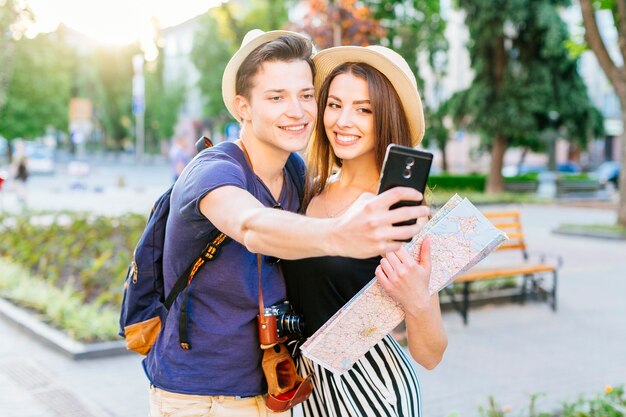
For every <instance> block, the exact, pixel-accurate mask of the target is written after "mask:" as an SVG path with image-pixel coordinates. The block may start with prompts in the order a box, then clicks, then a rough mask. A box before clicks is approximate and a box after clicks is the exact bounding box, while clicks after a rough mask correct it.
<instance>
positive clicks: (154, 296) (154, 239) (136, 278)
mask: <svg viewBox="0 0 626 417" xmlns="http://www.w3.org/2000/svg"><path fill="white" fill-rule="evenodd" d="M211 146H212V143H211V141H210V139H208V138H206V137H202V138H200V140H199V141H198V142H197V143H196V147H197V148H198V150H199V151H200V150H202V149H204V148H208V147H211ZM286 167H287V171H288V172H289V175H290V176H291V177H292V178H293V179H294V182H295V184H296V188H297V191H298V196H299V198H300V201H302V195H303V181H302V177H303V172H299V171H300V170H299V167H298V159H297V157H296V156H295V155H290V156H289V159H288V160H287V164H286ZM173 188H174V186H172V187H170V188H169V189H168V190H167V191H166V192H165V193H164V194H163V195H161V196H160V197H159V198H158V199H157V201H156V203H155V204H154V207H153V208H152V211H151V212H150V216H149V218H148V222H147V224H146V227H145V229H144V231H143V233H142V234H141V237H140V238H139V241H138V242H137V246H136V247H135V251H134V253H133V259H132V261H131V263H130V265H129V267H128V272H127V273H126V278H125V281H124V297H123V299H122V307H121V311H120V330H119V335H120V336H122V337H124V338H125V339H126V348H127V349H128V350H132V351H135V352H137V353H140V354H142V355H147V354H148V352H149V351H150V349H151V348H152V346H153V345H154V343H155V342H156V340H157V338H158V336H159V333H160V332H161V328H162V326H163V324H164V323H165V320H166V318H167V313H168V310H169V309H170V307H171V306H172V304H173V303H174V300H176V298H177V297H178V296H179V295H180V293H181V292H182V291H183V290H184V299H183V303H182V304H181V310H180V314H179V317H178V320H179V339H180V346H181V348H182V349H190V348H191V344H190V343H189V337H188V334H187V319H188V317H187V308H186V307H187V296H188V291H189V284H190V283H191V281H192V280H193V278H194V276H195V275H196V273H197V272H198V271H199V270H200V268H201V267H202V266H204V264H205V263H207V262H209V261H211V260H212V259H214V258H215V257H216V256H217V255H218V253H219V248H220V246H221V245H222V244H224V243H226V242H227V241H228V237H227V236H226V235H224V234H223V233H221V232H220V231H219V230H217V229H216V230H215V231H214V233H213V234H212V235H211V237H210V239H209V243H208V244H207V246H206V247H205V248H204V250H203V251H202V253H201V254H200V255H199V256H198V257H197V259H196V260H195V261H194V262H192V263H191V264H190V265H189V267H188V268H187V269H186V270H185V272H184V273H183V274H181V275H180V276H179V277H178V279H177V280H176V283H175V284H174V287H173V288H172V291H171V292H170V293H169V294H168V295H167V297H166V296H165V290H164V284H163V244H164V242H165V226H166V224H167V217H168V215H169V211H170V195H171V193H172V189H173Z"/></svg>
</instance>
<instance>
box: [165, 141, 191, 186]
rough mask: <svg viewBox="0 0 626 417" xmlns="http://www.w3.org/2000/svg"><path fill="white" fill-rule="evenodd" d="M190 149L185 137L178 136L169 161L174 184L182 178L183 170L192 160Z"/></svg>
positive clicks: (171, 149)
mask: <svg viewBox="0 0 626 417" xmlns="http://www.w3.org/2000/svg"><path fill="white" fill-rule="evenodd" d="M189 148H190V147H189V146H188V141H187V139H185V137H184V136H176V138H175V139H174V143H173V144H172V147H171V148H170V152H169V160H170V166H171V167H172V175H173V177H172V178H173V180H174V182H176V180H177V179H178V177H180V174H181V173H182V172H183V169H185V167H186V166H187V164H188V163H189V161H191V159H192V156H191V152H190V150H189Z"/></svg>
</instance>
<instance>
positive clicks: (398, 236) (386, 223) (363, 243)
mask: <svg viewBox="0 0 626 417" xmlns="http://www.w3.org/2000/svg"><path fill="white" fill-rule="evenodd" d="M422 198H423V196H422V194H421V193H419V192H418V191H416V190H414V189H412V188H407V187H396V188H392V189H390V190H388V191H385V192H384V193H382V194H380V195H377V196H375V195H373V194H369V193H366V194H364V195H362V196H361V197H360V198H359V199H358V200H357V201H356V202H355V203H354V204H352V206H351V207H350V208H349V209H348V210H347V211H346V212H345V213H344V214H343V215H342V216H340V217H338V218H337V219H335V220H336V221H335V225H334V227H333V233H332V236H331V239H330V242H329V244H330V245H331V247H332V252H333V253H337V254H340V255H341V256H346V257H351V258H369V257H372V256H376V255H382V254H385V253H388V252H394V251H397V250H398V249H400V247H401V246H402V244H403V242H402V241H403V240H407V239H411V238H413V236H415V235H417V234H418V233H419V231H420V230H421V228H422V226H421V225H420V223H419V222H418V223H417V224H414V225H409V226H393V224H395V223H400V222H404V221H408V220H415V219H418V218H421V217H427V216H428V215H429V214H430V209H429V208H428V207H427V206H413V207H400V208H397V209H394V210H389V208H390V207H391V206H392V205H394V204H395V203H397V202H399V201H402V200H413V201H421V200H422Z"/></svg>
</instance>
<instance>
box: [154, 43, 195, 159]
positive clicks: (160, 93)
mask: <svg viewBox="0 0 626 417" xmlns="http://www.w3.org/2000/svg"><path fill="white" fill-rule="evenodd" d="M163 64H164V54H163V50H162V48H160V49H159V55H158V57H157V59H156V60H155V61H153V62H149V63H148V64H147V65H146V69H145V83H146V92H145V95H146V97H145V100H146V113H145V129H146V149H147V150H148V151H154V152H156V151H158V150H159V144H160V142H161V141H162V140H165V139H169V138H171V137H172V135H173V133H174V127H175V125H176V122H177V120H178V112H179V110H180V106H181V105H182V103H183V99H184V96H185V85H184V83H183V80H178V81H175V82H172V83H171V84H166V83H165V81H164V78H163Z"/></svg>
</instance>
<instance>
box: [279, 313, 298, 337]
mask: <svg viewBox="0 0 626 417" xmlns="http://www.w3.org/2000/svg"><path fill="white" fill-rule="evenodd" d="M277 324H278V333H279V335H280V336H284V335H287V334H302V332H303V331H304V320H303V318H302V316H301V315H299V314H283V315H282V316H281V317H280V320H279V321H278V323H277Z"/></svg>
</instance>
